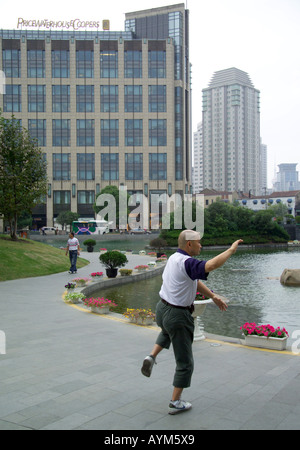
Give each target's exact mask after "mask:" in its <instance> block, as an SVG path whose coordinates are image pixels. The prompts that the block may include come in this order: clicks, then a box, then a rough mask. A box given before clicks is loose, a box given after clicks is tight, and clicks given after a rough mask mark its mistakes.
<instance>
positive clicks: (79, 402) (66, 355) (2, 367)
mask: <svg viewBox="0 0 300 450" xmlns="http://www.w3.org/2000/svg"><path fill="white" fill-rule="evenodd" d="M82 257H83V258H86V259H89V260H90V261H91V263H90V265H88V266H86V267H84V268H82V269H80V270H79V271H78V274H79V275H82V276H87V275H89V274H90V273H91V272H93V271H98V270H102V269H101V266H100V263H99V259H98V258H99V254H93V253H90V254H89V253H84V252H83V253H82ZM148 260H149V257H147V256H138V255H136V256H130V257H129V264H128V267H129V268H133V267H134V266H135V265H136V264H137V263H140V264H144V263H146V262H147V261H148ZM71 279H72V275H69V274H67V273H61V274H57V275H51V276H47V277H39V278H31V279H23V280H16V281H7V282H2V283H0V296H1V302H0V330H2V332H4V333H5V337H6V354H0V430H107V431H110V430H164V431H167V430H168V431H176V432H177V433H178V431H179V430H220V429H229V430H238V429H242V430H243V429H244V430H261V429H267V430H288V429H294V430H299V429H300V357H299V356H296V355H294V354H292V352H290V351H287V352H283V353H282V352H267V351H261V350H256V349H251V348H246V347H244V346H243V345H241V343H240V342H239V341H238V340H236V339H228V338H227V339H226V338H222V337H218V336H211V335H210V336H208V335H207V339H206V340H205V341H200V342H195V343H194V356H195V372H194V376H193V380H192V386H191V388H189V389H187V390H185V391H184V399H185V400H188V401H190V402H191V403H192V404H193V408H192V409H191V410H190V411H187V412H185V413H183V414H179V415H177V416H170V415H168V403H169V400H170V396H171V392H172V380H173V374H174V367H175V366H174V357H173V353H172V350H169V351H163V352H162V353H161V354H160V355H159V358H158V365H156V366H155V367H154V369H153V373H152V376H151V378H145V377H143V376H142V375H141V372H140V368H141V364H142V361H143V359H144V357H145V356H146V355H147V354H148V353H149V352H150V350H151V349H152V346H153V344H154V342H155V339H156V336H157V334H158V329H157V328H156V327H151V328H145V327H141V326H137V325H133V324H129V323H127V322H126V321H124V320H122V316H116V315H115V314H113V315H109V316H107V317H103V316H99V315H95V314H91V313H89V312H84V311H82V310H81V309H78V308H75V307H72V306H70V305H67V304H66V303H64V302H63V300H62V295H63V292H64V285H65V284H66V282H67V281H70V280H71ZM124 289H126V286H125V287H124ZM2 336H3V333H2ZM0 348H1V347H0Z"/></svg>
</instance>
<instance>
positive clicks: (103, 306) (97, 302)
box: [83, 297, 118, 314]
mask: <svg viewBox="0 0 300 450" xmlns="http://www.w3.org/2000/svg"><path fill="white" fill-rule="evenodd" d="M83 303H84V305H85V306H87V307H88V308H91V310H92V312H95V313H97V314H107V313H109V311H110V309H111V308H115V307H116V306H118V305H117V304H116V303H115V302H114V301H112V300H108V299H107V298H106V299H105V298H104V297H102V298H100V297H98V298H94V297H91V298H85V299H83Z"/></svg>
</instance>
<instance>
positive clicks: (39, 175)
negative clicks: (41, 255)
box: [0, 111, 47, 239]
mask: <svg viewBox="0 0 300 450" xmlns="http://www.w3.org/2000/svg"><path fill="white" fill-rule="evenodd" d="M46 192H47V165H46V162H45V161H44V158H43V154H42V151H41V149H40V148H39V147H38V146H37V143H36V141H35V140H33V139H32V138H30V136H29V133H28V131H27V130H25V128H23V129H22V128H21V127H20V124H19V121H18V120H16V119H15V117H14V116H12V118H11V119H5V118H3V117H2V116H1V111H0V213H2V214H3V215H4V216H5V219H6V220H7V221H8V222H9V225H10V235H11V238H12V239H17V226H18V217H19V216H20V214H22V213H24V212H28V213H30V212H31V210H32V208H33V207H34V206H35V205H36V204H37V203H39V202H41V201H42V198H43V197H44V196H45V195H46Z"/></svg>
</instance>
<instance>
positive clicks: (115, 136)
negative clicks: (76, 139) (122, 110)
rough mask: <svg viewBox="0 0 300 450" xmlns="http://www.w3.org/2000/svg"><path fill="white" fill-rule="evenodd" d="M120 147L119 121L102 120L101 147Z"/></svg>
mask: <svg viewBox="0 0 300 450" xmlns="http://www.w3.org/2000/svg"><path fill="white" fill-rule="evenodd" d="M118 146H119V121H118V120H117V119H107V120H105V119H102V120H101V147H118Z"/></svg>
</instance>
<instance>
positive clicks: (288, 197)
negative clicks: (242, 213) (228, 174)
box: [238, 190, 300, 216]
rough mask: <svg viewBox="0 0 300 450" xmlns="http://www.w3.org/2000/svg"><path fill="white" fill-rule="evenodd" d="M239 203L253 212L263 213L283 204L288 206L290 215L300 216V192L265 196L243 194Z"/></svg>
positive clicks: (276, 193) (282, 192)
mask: <svg viewBox="0 0 300 450" xmlns="http://www.w3.org/2000/svg"><path fill="white" fill-rule="evenodd" d="M238 202H239V204H240V205H241V206H244V207H245V208H248V209H252V210H253V211H263V210H266V209H267V208H268V207H269V206H273V205H276V204H280V203H282V204H283V205H286V206H287V208H288V213H289V214H292V215H293V216H297V215H300V208H299V205H300V190H298V191H289V192H286V191H281V192H273V193H272V194H270V195H265V196H253V195H250V196H249V194H242V195H240V196H239V198H238Z"/></svg>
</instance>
